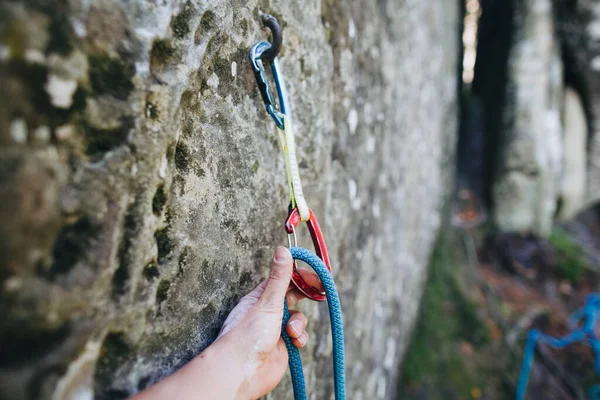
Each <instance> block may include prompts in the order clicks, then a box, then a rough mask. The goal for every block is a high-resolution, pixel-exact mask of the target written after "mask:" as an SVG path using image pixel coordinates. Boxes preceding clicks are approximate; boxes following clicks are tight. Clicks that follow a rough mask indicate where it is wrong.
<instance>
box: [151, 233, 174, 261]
mask: <svg viewBox="0 0 600 400" xmlns="http://www.w3.org/2000/svg"><path fill="white" fill-rule="evenodd" d="M154 239H155V240H156V247H157V249H158V263H159V264H162V263H164V262H165V261H166V259H167V257H168V256H169V254H171V252H172V251H173V241H172V240H171V238H170V237H169V235H168V234H167V228H165V229H161V230H158V231H156V233H155V234H154Z"/></svg>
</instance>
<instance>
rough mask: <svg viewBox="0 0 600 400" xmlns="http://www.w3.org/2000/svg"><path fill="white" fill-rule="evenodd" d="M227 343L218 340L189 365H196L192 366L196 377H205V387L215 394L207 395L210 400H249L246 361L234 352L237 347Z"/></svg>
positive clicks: (227, 339)
mask: <svg viewBox="0 0 600 400" xmlns="http://www.w3.org/2000/svg"><path fill="white" fill-rule="evenodd" d="M229 341H230V340H229V338H228V337H222V338H219V339H218V340H217V341H216V342H214V343H213V344H211V345H210V346H208V347H207V348H206V349H205V350H204V351H203V352H202V353H200V354H199V355H198V356H196V358H195V359H194V360H193V361H192V363H190V364H196V365H193V368H194V370H195V371H197V372H195V375H196V376H199V375H200V374H204V375H205V377H206V387H207V388H210V391H211V392H212V393H214V394H215V395H214V396H213V395H210V393H209V398H210V399H211V400H212V399H215V400H221V399H223V400H230V399H232V400H250V397H249V390H250V387H249V382H248V379H247V376H246V375H247V374H246V371H247V368H246V364H247V363H248V360H243V359H242V357H240V355H239V353H238V352H237V351H235V349H236V348H237V346H236V345H235V344H233V345H232V344H231V343H229ZM203 380H204V379H203Z"/></svg>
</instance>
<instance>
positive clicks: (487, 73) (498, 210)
mask: <svg viewBox="0 0 600 400" xmlns="http://www.w3.org/2000/svg"><path fill="white" fill-rule="evenodd" d="M481 4H482V9H483V14H482V18H481V26H480V31H481V32H482V35H481V37H480V41H479V48H480V50H481V51H480V52H479V53H478V58H477V66H476V73H475V82H474V85H473V92H474V94H475V95H476V96H478V97H479V98H480V99H481V100H482V102H483V104H484V110H485V111H484V125H485V128H486V129H485V132H486V141H487V152H486V155H487V160H486V161H487V168H486V172H487V174H486V176H487V182H486V186H487V188H488V198H487V202H488V205H489V206H490V207H491V208H492V209H493V212H492V214H493V217H494V221H495V223H496V224H497V226H498V227H499V228H500V229H502V230H505V231H535V232H537V233H540V234H542V235H545V234H548V233H549V232H550V230H551V227H552V224H553V223H554V220H555V218H557V217H558V218H569V217H572V216H574V215H575V214H577V213H578V212H580V211H582V210H583V209H584V208H585V207H588V206H590V205H591V204H593V203H594V202H597V201H598V200H599V199H600V186H599V185H598V176H599V172H598V159H599V157H600V153H599V151H598V149H599V148H600V146H598V144H597V143H598V141H599V140H600V139H599V137H600V136H599V135H597V134H596V131H597V130H598V126H599V125H598V112H599V111H598V110H600V102H599V101H598V100H599V99H598V96H599V94H600V80H599V76H600V75H599V74H598V71H600V58H598V57H599V56H598V38H600V36H599V34H598V23H599V22H598V21H599V18H600V8H599V7H600V5H599V4H598V2H597V1H577V2H573V1H569V0H531V1H524V0H511V1H506V2H502V1H496V0H482V2H481ZM495 49H498V51H495Z"/></svg>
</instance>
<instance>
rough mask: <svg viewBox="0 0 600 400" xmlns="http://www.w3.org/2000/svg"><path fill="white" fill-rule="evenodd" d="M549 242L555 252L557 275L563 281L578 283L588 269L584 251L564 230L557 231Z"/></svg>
mask: <svg viewBox="0 0 600 400" xmlns="http://www.w3.org/2000/svg"><path fill="white" fill-rule="evenodd" d="M549 241H550V244H551V245H552V247H553V248H554V250H555V256H556V258H555V267H556V274H557V275H558V277H560V278H562V279H566V280H568V281H570V282H572V283H577V282H578V281H579V280H580V279H581V277H582V276H583V273H584V272H585V270H586V267H587V261H586V258H585V253H584V251H583V249H582V248H581V246H580V245H579V244H578V243H577V242H576V241H575V240H574V239H573V238H572V237H571V236H569V235H568V234H567V233H566V232H565V231H563V230H562V229H555V230H554V231H553V232H552V234H551V235H550V238H549Z"/></svg>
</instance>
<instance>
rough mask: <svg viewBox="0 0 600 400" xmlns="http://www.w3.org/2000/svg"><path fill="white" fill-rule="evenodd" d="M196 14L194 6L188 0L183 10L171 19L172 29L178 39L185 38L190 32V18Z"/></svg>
mask: <svg viewBox="0 0 600 400" xmlns="http://www.w3.org/2000/svg"><path fill="white" fill-rule="evenodd" d="M193 15H194V8H193V6H192V4H191V3H190V2H189V1H188V2H187V3H186V4H185V6H183V10H182V11H181V12H180V13H179V14H177V15H176V16H175V17H174V18H173V19H172V20H171V30H172V31H173V35H174V36H175V37H176V38H178V39H183V38H184V37H185V36H186V35H187V34H188V33H190V18H192V16H193Z"/></svg>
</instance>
